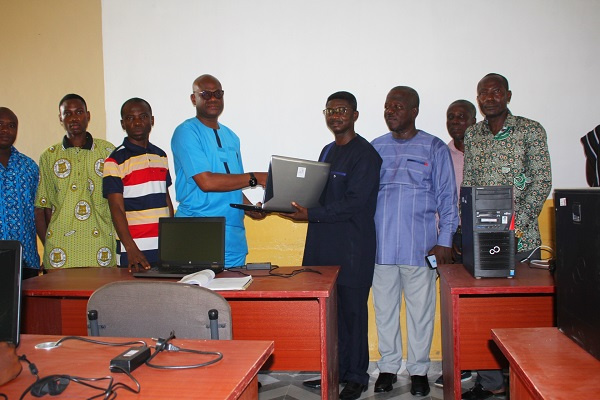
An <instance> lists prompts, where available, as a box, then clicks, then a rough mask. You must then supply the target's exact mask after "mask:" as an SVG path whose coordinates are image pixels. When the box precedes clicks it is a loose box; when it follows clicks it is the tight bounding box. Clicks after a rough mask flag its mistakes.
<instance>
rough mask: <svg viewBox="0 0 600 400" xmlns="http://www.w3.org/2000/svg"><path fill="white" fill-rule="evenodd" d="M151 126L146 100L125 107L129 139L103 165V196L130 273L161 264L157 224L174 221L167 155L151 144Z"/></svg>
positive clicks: (120, 262) (131, 101)
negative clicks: (166, 219)
mask: <svg viewBox="0 0 600 400" xmlns="http://www.w3.org/2000/svg"><path fill="white" fill-rule="evenodd" d="M153 125H154V117H153V116H152V108H151V107H150V104H148V102H147V101H146V100H143V99H140V98H132V99H129V100H127V101H126V102H125V103H123V106H122V107H121V126H122V127H123V130H125V132H126V133H127V137H126V138H125V140H123V144H121V145H120V146H119V147H117V148H116V149H115V150H114V151H113V152H112V153H111V154H110V156H109V157H108V158H107V159H106V161H105V162H104V178H103V182H102V183H103V195H104V197H106V198H107V199H108V204H109V206H110V213H111V215H112V220H113V224H114V225H115V230H116V231H117V234H118V235H119V242H118V248H117V253H118V254H119V255H120V258H118V259H117V263H118V265H119V266H121V267H129V272H131V270H132V267H133V269H134V270H136V271H137V270H138V268H140V267H141V268H144V269H149V268H150V264H151V263H155V262H158V219H159V218H160V217H172V216H173V204H172V203H171V197H170V196H169V191H168V187H169V186H170V185H171V176H170V174H169V165H168V162H167V155H166V153H165V152H164V151H163V150H161V149H160V148H158V147H157V146H155V145H153V144H152V143H150V141H149V137H150V131H151V130H152V126H153Z"/></svg>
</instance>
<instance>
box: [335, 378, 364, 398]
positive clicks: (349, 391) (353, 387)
mask: <svg viewBox="0 0 600 400" xmlns="http://www.w3.org/2000/svg"><path fill="white" fill-rule="evenodd" d="M366 391H367V385H363V384H362V383H358V382H352V381H350V382H348V383H347V384H346V386H345V387H344V390H342V392H341V393H340V400H355V399H358V398H359V397H360V395H361V394H362V393H363V392H366Z"/></svg>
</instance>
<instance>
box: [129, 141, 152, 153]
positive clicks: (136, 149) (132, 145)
mask: <svg viewBox="0 0 600 400" xmlns="http://www.w3.org/2000/svg"><path fill="white" fill-rule="evenodd" d="M123 146H124V147H125V148H126V149H127V150H129V151H131V152H133V153H137V154H146V153H149V152H150V150H151V148H152V143H150V142H148V147H142V146H138V145H137V144H135V143H131V142H130V141H129V139H127V138H125V139H123Z"/></svg>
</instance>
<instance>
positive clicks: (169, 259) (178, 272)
mask: <svg viewBox="0 0 600 400" xmlns="http://www.w3.org/2000/svg"><path fill="white" fill-rule="evenodd" d="M158 258H159V262H158V264H157V265H155V266H153V267H152V268H151V269H149V270H145V271H139V272H135V273H134V274H133V276H135V277H138V278H182V277H184V276H186V275H188V274H192V273H194V272H198V271H201V270H205V269H211V270H213V271H214V272H215V273H219V272H221V271H223V268H224V266H225V217H174V218H160V219H159V220H158Z"/></svg>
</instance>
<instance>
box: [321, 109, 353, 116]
mask: <svg viewBox="0 0 600 400" xmlns="http://www.w3.org/2000/svg"><path fill="white" fill-rule="evenodd" d="M348 110H349V109H348V108H346V107H336V108H326V109H324V110H323V115H324V116H326V117H331V116H332V115H333V114H340V115H346V113H347V112H348Z"/></svg>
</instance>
